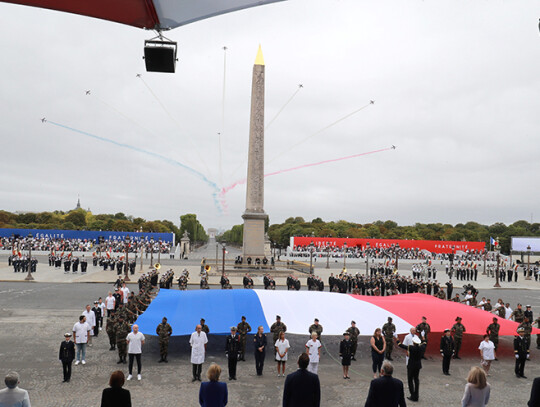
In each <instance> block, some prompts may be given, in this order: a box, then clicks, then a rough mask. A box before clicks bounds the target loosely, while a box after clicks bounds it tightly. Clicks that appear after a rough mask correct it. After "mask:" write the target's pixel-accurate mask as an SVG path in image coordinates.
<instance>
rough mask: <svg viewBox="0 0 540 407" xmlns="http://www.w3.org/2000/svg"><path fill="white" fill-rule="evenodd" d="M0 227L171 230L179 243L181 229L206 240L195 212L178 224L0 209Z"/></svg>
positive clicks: (119, 215)
mask: <svg viewBox="0 0 540 407" xmlns="http://www.w3.org/2000/svg"><path fill="white" fill-rule="evenodd" d="M0 228H20V229H60V230H104V231H119V232H145V233H148V232H155V233H170V232H172V233H174V234H175V239H176V241H177V242H179V240H180V238H181V237H182V235H183V234H184V231H187V232H188V233H189V236H190V239H191V241H192V242H195V241H197V242H206V241H208V235H207V234H206V232H205V230H204V228H203V226H202V225H201V224H200V222H199V221H198V220H197V215H195V214H189V213H188V214H185V215H182V216H181V217H180V227H177V226H176V225H175V224H174V223H173V222H171V221H169V220H152V221H148V220H145V219H143V218H141V217H134V216H131V215H125V214H124V213H122V212H118V213H115V214H96V215H95V214H93V213H92V212H90V211H85V210H84V209H74V210H72V211H67V212H64V211H54V212H27V213H20V214H18V213H12V212H8V211H3V210H0Z"/></svg>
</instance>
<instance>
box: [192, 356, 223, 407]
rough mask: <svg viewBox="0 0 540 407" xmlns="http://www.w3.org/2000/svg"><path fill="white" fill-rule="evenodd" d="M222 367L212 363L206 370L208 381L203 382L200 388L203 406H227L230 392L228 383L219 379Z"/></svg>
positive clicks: (200, 402) (200, 401) (200, 399)
mask: <svg viewBox="0 0 540 407" xmlns="http://www.w3.org/2000/svg"><path fill="white" fill-rule="evenodd" d="M220 375H221V367H220V366H219V365H217V364H215V363H212V364H211V365H210V367H209V368H208V371H207V372H206V376H207V377H208V380H209V381H208V382H203V383H201V387H200V389H199V404H200V405H201V406H202V407H225V406H226V405H227V402H228V397H229V392H228V390H227V383H222V382H220V381H219V376H220Z"/></svg>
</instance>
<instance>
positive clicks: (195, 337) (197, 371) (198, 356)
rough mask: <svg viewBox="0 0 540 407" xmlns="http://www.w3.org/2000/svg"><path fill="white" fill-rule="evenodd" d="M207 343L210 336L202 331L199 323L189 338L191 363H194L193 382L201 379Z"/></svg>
mask: <svg viewBox="0 0 540 407" xmlns="http://www.w3.org/2000/svg"><path fill="white" fill-rule="evenodd" d="M207 343H208V338H207V337H206V333H204V332H202V326H201V325H197V326H196V327H195V332H193V333H192V334H191V338H189V344H190V345H191V364H192V365H193V379H192V380H191V381H192V382H194V381H195V380H198V381H201V371H202V364H203V363H204V356H205V354H206V344H207Z"/></svg>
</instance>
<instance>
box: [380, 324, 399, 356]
mask: <svg viewBox="0 0 540 407" xmlns="http://www.w3.org/2000/svg"><path fill="white" fill-rule="evenodd" d="M395 332H396V326H395V325H394V324H393V322H392V317H388V322H387V323H386V324H384V325H383V327H382V332H381V333H382V334H383V336H384V341H385V342H386V359H388V360H393V359H392V350H393V349H394V333H395Z"/></svg>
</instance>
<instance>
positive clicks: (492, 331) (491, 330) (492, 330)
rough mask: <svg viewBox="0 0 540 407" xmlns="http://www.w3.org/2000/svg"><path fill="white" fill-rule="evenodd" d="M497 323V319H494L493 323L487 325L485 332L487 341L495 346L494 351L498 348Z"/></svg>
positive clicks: (498, 325) (498, 327)
mask: <svg viewBox="0 0 540 407" xmlns="http://www.w3.org/2000/svg"><path fill="white" fill-rule="evenodd" d="M497 321H498V319H497V318H496V317H494V318H493V323H491V324H489V325H488V327H487V330H486V333H487V334H488V335H489V340H490V341H491V342H493V345H495V350H497V348H498V347H499V329H501V325H500V324H499V323H498V322H497Z"/></svg>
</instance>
